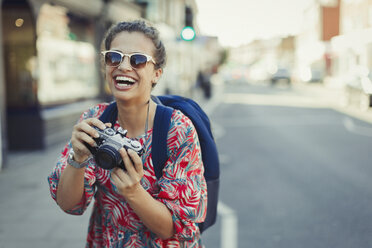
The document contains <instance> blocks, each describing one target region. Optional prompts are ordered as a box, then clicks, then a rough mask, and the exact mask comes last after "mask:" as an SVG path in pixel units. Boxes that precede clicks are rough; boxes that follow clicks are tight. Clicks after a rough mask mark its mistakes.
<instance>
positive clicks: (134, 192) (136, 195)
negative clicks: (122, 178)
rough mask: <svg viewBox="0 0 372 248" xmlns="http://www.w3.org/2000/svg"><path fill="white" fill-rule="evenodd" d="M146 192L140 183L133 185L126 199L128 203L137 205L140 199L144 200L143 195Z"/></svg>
mask: <svg viewBox="0 0 372 248" xmlns="http://www.w3.org/2000/svg"><path fill="white" fill-rule="evenodd" d="M144 192H146V190H145V189H144V188H143V187H142V185H141V184H140V183H137V184H136V185H133V186H132V187H131V188H130V190H126V192H125V194H123V195H125V199H126V200H127V201H128V203H135V202H136V201H137V200H138V199H141V198H142V194H143V193H144Z"/></svg>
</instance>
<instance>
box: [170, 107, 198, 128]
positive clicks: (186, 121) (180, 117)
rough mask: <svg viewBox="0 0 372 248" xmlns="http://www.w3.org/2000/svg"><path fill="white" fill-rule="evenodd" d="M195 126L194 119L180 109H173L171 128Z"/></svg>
mask: <svg viewBox="0 0 372 248" xmlns="http://www.w3.org/2000/svg"><path fill="white" fill-rule="evenodd" d="M189 127H192V128H194V125H193V124H192V121H191V120H190V118H189V117H187V116H186V115H185V114H184V113H182V112H181V111H180V110H177V109H175V110H173V114H172V117H171V125H170V129H172V128H177V129H183V128H189Z"/></svg>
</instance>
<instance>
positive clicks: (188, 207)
mask: <svg viewBox="0 0 372 248" xmlns="http://www.w3.org/2000/svg"><path fill="white" fill-rule="evenodd" d="M107 106H108V103H103V104H98V105H96V106H94V107H93V108H91V109H89V110H88V111H86V112H84V113H83V114H82V116H81V117H80V120H79V121H82V120H84V119H87V118H92V117H99V116H100V115H101V114H102V112H103V111H104V110H105V109H106V107H107ZM118 127H119V124H118V122H117V123H116V125H115V128H118ZM145 139H146V136H145V135H143V136H141V137H138V138H137V140H138V141H140V142H141V144H142V145H144V146H145V154H144V155H142V161H143V165H144V169H145V170H144V172H145V173H144V177H143V178H142V180H141V185H142V186H143V187H144V189H146V190H147V191H148V192H149V193H150V194H151V195H152V196H153V197H154V198H155V199H157V200H158V201H160V202H162V203H164V204H165V205H166V206H167V207H168V209H169V210H170V211H171V213H172V216H173V221H174V227H175V228H174V229H175V235H174V236H173V237H172V238H170V239H168V240H161V239H159V238H158V237H157V236H156V235H155V234H154V233H152V232H151V231H150V230H149V229H148V228H147V227H146V226H145V225H144V224H143V223H142V221H141V220H140V219H139V218H138V216H137V215H136V213H135V212H134V211H133V210H132V209H131V207H130V206H129V204H128V203H127V202H126V201H125V199H124V198H123V197H122V196H120V195H119V194H118V193H116V191H115V187H114V186H113V184H112V182H111V178H110V171H108V170H104V169H102V168H100V167H98V166H96V164H95V161H94V159H93V158H91V159H90V161H89V163H88V165H87V167H86V169H85V182H84V185H85V192H84V197H83V199H82V201H81V202H80V203H79V204H78V205H77V206H75V207H74V208H73V209H72V210H70V211H67V212H68V213H70V214H75V215H81V214H83V213H84V211H85V210H86V208H87V207H88V205H89V204H90V202H91V201H92V199H93V197H94V198H95V202H94V207H93V211H92V216H91V218H90V223H89V232H88V237H87V245H86V247H201V242H200V232H199V228H198V227H197V223H200V222H203V221H204V219H205V215H206V209H207V186H206V182H205V179H204V177H203V173H204V168H203V164H202V160H201V150H200V144H199V140H198V137H197V133H196V131H195V128H194V126H193V124H192V122H191V121H190V119H189V118H187V117H186V116H185V115H183V114H182V113H181V112H180V111H177V110H175V111H174V112H173V115H172V118H171V125H170V129H169V133H168V140H167V142H168V155H169V159H168V161H167V162H166V165H165V167H164V170H163V176H162V177H161V178H160V179H159V180H157V178H156V176H155V172H154V167H153V164H152V158H151V144H152V129H150V130H148V132H147V140H145ZM70 150H71V143H70V142H69V143H68V144H66V146H65V147H64V149H63V151H62V153H61V155H60V157H59V159H58V162H57V165H56V166H55V168H54V170H53V171H52V173H51V174H50V176H49V177H48V181H49V185H50V192H51V195H52V197H53V199H56V192H57V187H58V181H59V178H60V175H61V173H62V171H63V169H64V168H65V166H66V164H67V157H68V154H69V152H70Z"/></svg>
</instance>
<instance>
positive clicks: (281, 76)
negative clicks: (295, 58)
mask: <svg viewBox="0 0 372 248" xmlns="http://www.w3.org/2000/svg"><path fill="white" fill-rule="evenodd" d="M280 81H284V82H286V83H288V84H290V83H291V73H290V72H289V70H288V69H287V68H278V69H277V70H276V72H274V73H273V74H272V75H271V84H272V85H274V84H276V83H278V82H280Z"/></svg>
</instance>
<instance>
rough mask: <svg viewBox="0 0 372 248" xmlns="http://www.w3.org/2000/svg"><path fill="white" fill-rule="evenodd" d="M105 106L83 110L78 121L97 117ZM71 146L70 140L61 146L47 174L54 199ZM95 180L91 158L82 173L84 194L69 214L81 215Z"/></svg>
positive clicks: (91, 192)
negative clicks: (51, 168)
mask: <svg viewBox="0 0 372 248" xmlns="http://www.w3.org/2000/svg"><path fill="white" fill-rule="evenodd" d="M106 107H107V104H98V105H96V106H94V107H93V108H90V109H89V110H88V111H86V112H84V113H83V114H82V115H81V116H80V119H79V121H78V122H81V121H83V120H85V119H87V118H92V117H97V116H99V115H100V114H101V113H102V112H103V110H104V109H105V108H106ZM71 149H72V146H71V141H70V142H68V143H67V144H66V145H65V147H64V148H63V150H62V152H61V154H60V155H59V157H58V159H57V163H56V166H55V167H54V168H53V170H52V172H51V173H50V175H49V176H48V183H49V190H50V193H51V196H52V198H53V199H54V200H55V201H56V199H57V188H58V183H59V179H60V177H61V175H62V172H63V170H64V169H65V167H66V166H67V158H68V156H69V154H70V152H71ZM95 182H96V174H95V162H94V160H93V158H90V160H89V161H88V163H87V166H86V168H85V175H84V194H83V197H82V199H81V201H80V202H79V203H78V204H77V205H76V206H75V207H73V208H72V209H71V210H68V211H66V212H67V213H69V214H73V215H81V214H83V213H84V211H85V210H86V209H87V207H88V206H89V204H90V202H91V201H92V199H93V196H94V193H95V186H94V185H95Z"/></svg>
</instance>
